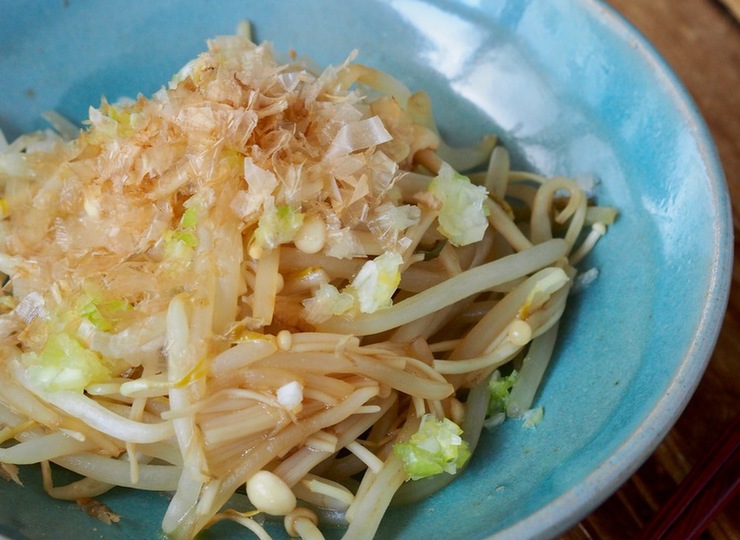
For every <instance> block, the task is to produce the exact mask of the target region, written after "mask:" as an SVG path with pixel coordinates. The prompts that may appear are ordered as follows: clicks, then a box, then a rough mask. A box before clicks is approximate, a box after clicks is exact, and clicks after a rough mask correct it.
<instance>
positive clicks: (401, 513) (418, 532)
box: [0, 0, 732, 539]
mask: <svg viewBox="0 0 740 540" xmlns="http://www.w3.org/2000/svg"><path fill="white" fill-rule="evenodd" d="M241 19H249V20H251V21H252V22H253V23H254V29H255V33H256V38H257V39H258V40H270V41H272V42H274V44H275V46H276V48H277V49H278V50H283V51H286V50H288V49H289V48H293V49H295V50H297V51H298V52H299V53H301V54H306V55H309V56H311V57H313V58H314V59H315V60H316V61H318V62H319V63H320V64H329V63H333V64H336V63H339V62H342V61H343V60H344V59H345V57H346V56H347V54H348V53H349V52H350V51H351V50H353V49H355V48H357V49H359V51H360V56H359V61H361V62H363V63H367V64H371V65H375V66H379V67H382V68H383V69H385V70H387V71H389V72H391V73H392V74H395V75H396V76H398V77H399V78H401V79H402V80H403V81H405V82H406V83H407V84H408V85H409V86H410V87H411V88H413V89H426V90H428V91H429V93H430V94H431V97H432V99H433V103H434V105H435V109H436V111H437V114H438V120H439V122H440V124H441V126H442V127H443V130H444V132H445V134H446V135H447V136H448V138H449V139H450V140H452V141H453V142H456V143H461V144H462V143H471V142H474V141H475V140H477V138H478V137H479V136H480V135H483V134H484V133H488V132H491V131H494V132H496V133H499V134H500V135H501V137H502V138H503V140H504V141H505V143H506V145H507V146H508V147H509V149H510V150H511V151H512V153H513V156H514V160H515V163H516V165H517V166H519V167H526V168H528V169H533V170H536V171H539V172H542V173H545V174H565V175H587V176H593V177H595V178H597V179H599V181H600V184H599V186H598V188H597V194H598V198H599V201H600V203H603V204H610V205H614V206H615V207H617V208H618V209H619V211H620V218H619V221H618V222H617V224H616V225H615V226H613V227H612V228H611V229H610V231H609V233H608V234H607V236H606V237H605V238H604V239H603V240H602V242H601V243H600V244H599V245H598V247H597V249H596V251H595V252H594V253H593V254H592V255H591V256H590V257H589V258H588V259H587V261H585V263H584V267H595V268H597V269H598V270H599V272H600V275H599V278H598V280H597V281H596V282H595V283H593V284H592V285H591V286H590V287H589V288H588V289H586V290H585V291H584V292H582V293H581V294H579V295H577V296H575V297H573V298H572V302H571V303H570V305H569V308H568V311H567V316H566V318H565V323H564V325H563V332H562V339H561V340H560V342H559V345H558V348H557V360H556V361H555V363H554V365H553V366H552V367H551V369H550V370H549V371H548V373H547V379H546V384H545V387H544V389H543V390H542V392H541V393H540V395H539V396H538V398H537V403H538V404H539V405H542V406H544V408H545V418H544V421H543V422H542V423H541V424H540V425H539V426H538V427H537V428H536V429H535V430H526V429H523V428H522V427H521V425H520V423H519V422H515V421H510V422H507V423H505V424H504V425H503V426H502V427H501V428H500V429H498V430H496V431H495V432H491V433H487V434H486V435H485V436H484V437H483V441H482V444H481V446H480V448H479V451H478V452H477V453H476V455H475V456H474V458H473V460H472V462H471V464H470V466H469V467H468V468H467V469H466V471H465V472H464V474H463V475H462V476H461V477H460V478H459V479H458V480H457V481H456V482H454V483H453V484H452V485H451V486H450V487H449V488H447V489H445V490H444V491H443V492H441V493H439V494H437V495H435V496H434V497H432V498H431V499H429V500H427V501H425V502H423V503H420V504H416V505H413V506H410V507H406V508H402V509H393V510H392V511H390V512H389V513H388V515H387V518H386V519H385V521H384V523H383V525H382V527H381V531H380V533H379V535H378V537H379V538H385V539H412V538H413V539H416V538H445V539H480V538H489V537H495V538H497V539H498V538H516V539H519V538H539V537H553V536H555V535H557V534H558V533H559V532H561V531H563V530H565V529H566V528H567V527H569V526H571V525H572V524H574V523H575V522H576V521H577V520H579V519H580V518H581V517H583V516H584V515H585V514H586V513H587V512H589V511H590V510H592V509H593V508H594V507H596V506H597V505H598V504H599V503H600V502H601V501H603V500H604V499H605V498H606V497H607V496H608V495H610V494H611V493H612V492H613V491H615V490H616V489H617V487H618V486H619V485H620V484H621V483H622V482H623V481H625V480H626V479H627V478H628V477H629V475H630V474H631V473H632V472H633V471H634V470H635V469H636V468H637V467H638V466H639V465H640V463H641V462H642V461H643V460H644V459H645V458H647V456H648V455H649V454H650V453H651V451H652V450H653V449H654V448H655V446H656V445H657V444H658V443H659V441H660V439H661V438H662V437H663V436H664V435H665V434H666V433H667V431H668V430H669V428H670V427H671V425H672V424H673V423H674V421H675V420H676V418H677V417H678V415H679V414H680V412H681V411H682V409H683V408H684V406H685V404H686V403H687V401H688V399H689V397H690V395H691V393H692V392H693V390H694V388H695V387H696V385H697V383H698V381H699V378H700V377H701V375H702V372H703V370H704V368H705V366H706V363H707V360H708V358H709V355H710V353H711V350H712V347H713V345H714V343H715V339H716V336H717V333H718V331H719V327H720V323H721V320H722V314H723V311H724V308H725V305H726V299H727V294H728V282H729V276H730V268H731V258H732V248H731V244H730V241H731V232H730V211H729V202H728V196H727V191H726V185H725V183H724V180H723V176H722V172H721V169H720V165H719V163H718V160H717V156H716V154H715V150H714V148H713V146H712V143H711V141H710V138H709V135H708V133H707V129H706V127H705V126H704V123H703V121H702V120H701V118H700V116H699V114H698V112H697V111H696V109H695V107H694V105H693V104H692V102H691V100H690V98H689V97H688V95H687V94H686V91H685V90H684V89H683V88H682V87H681V85H680V83H679V82H678V81H677V80H676V78H675V77H674V75H672V74H671V72H670V70H669V68H668V67H667V66H666V65H665V64H664V63H663V61H662V60H661V59H660V58H659V57H658V55H657V54H656V53H655V52H654V51H653V49H652V48H651V47H650V46H649V45H648V44H647V43H646V42H645V41H644V39H643V38H642V37H640V36H639V35H638V34H637V33H636V32H635V31H634V30H633V29H632V28H631V27H630V26H629V25H628V24H627V23H625V22H624V21H623V20H622V19H621V18H619V17H618V16H617V15H616V14H615V13H614V12H613V11H611V9H609V8H608V7H606V6H605V5H604V4H602V3H600V2H597V1H595V0H563V1H559V2H548V1H546V0H461V1H458V2H455V1H450V0H440V1H431V0H388V1H380V0H375V1H364V2H359V1H357V2H344V1H341V0H334V1H331V0H321V1H313V2H310V3H308V2H298V1H297V0H291V1H285V2H280V3H277V2H274V3H273V2H260V1H256V0H255V1H248V0H225V1H223V0H222V1H220V2H211V1H208V0H190V1H187V0H167V1H160V2H143V1H142V2H138V1H132V0H127V1H124V0H112V1H108V2H94V1H92V0H88V1H84V0H65V1H64V2H62V1H59V0H54V1H51V0H49V1H46V2H38V3H35V4H34V8H33V9H31V8H30V7H27V6H26V5H25V4H21V3H20V2H2V3H1V4H0V128H2V130H3V131H4V132H5V134H6V136H8V137H9V138H13V137H15V136H17V135H19V134H20V133H21V132H24V131H28V130H32V129H37V128H41V127H44V123H43V121H42V120H40V114H41V113H42V112H44V111H46V110H48V109H55V110H57V111H59V112H61V113H62V114H64V115H66V116H68V117H70V118H73V119H75V120H82V119H83V118H84V117H85V116H86V114H87V107H88V106H89V105H90V104H93V105H97V104H99V100H100V96H101V95H105V96H107V97H108V98H109V99H110V100H115V99H117V98H119V97H121V96H135V95H136V94H137V93H138V92H141V93H143V94H145V95H147V94H151V93H152V92H154V91H155V90H157V89H158V88H159V87H160V86H161V85H162V84H164V83H165V82H166V81H168V80H169V78H170V77H171V75H172V74H173V73H174V72H175V71H177V69H178V68H179V67H180V66H181V65H182V64H184V63H185V62H186V61H187V60H188V59H190V58H191V57H193V56H194V55H196V54H197V53H198V52H199V51H201V50H202V49H203V48H204V41H205V39H206V38H208V37H210V36H213V35H216V34H225V33H232V32H233V31H234V29H235V27H236V24H237V22H238V21H239V20H241ZM22 478H23V480H24V482H25V483H26V487H25V488H24V489H21V488H18V487H17V486H15V485H12V484H10V483H6V482H0V534H4V535H6V536H8V537H10V538H13V539H22V538H23V539H36V538H56V539H76V538H97V537H100V538H157V535H158V530H159V529H158V527H159V523H160V520H161V517H162V514H163V512H164V509H165V507H166V504H167V496H166V495H162V494H153V493H135V492H132V491H126V490H119V491H114V492H113V493H110V494H109V495H106V496H104V497H102V499H103V500H104V502H106V503H107V504H108V506H110V507H111V508H112V509H113V510H114V511H116V512H118V513H120V514H121V515H122V519H121V522H120V523H119V524H117V525H114V526H105V525H102V524H100V523H99V522H97V521H95V520H94V519H92V518H89V517H87V516H86V515H84V514H83V513H82V512H81V511H80V510H78V509H77V508H75V506H74V505H73V504H67V503H60V502H56V501H52V500H50V499H48V498H47V497H46V496H45V495H44V494H43V493H42V492H41V490H40V486H39V478H38V473H37V471H36V469H24V470H23V471H22ZM330 536H334V537H339V536H340V532H339V531H334V532H333V533H332V534H331V535H330ZM208 537H214V538H215V537H224V538H227V537H228V538H236V537H249V535H248V533H247V532H246V531H243V530H240V529H237V528H235V527H234V528H232V527H230V526H227V525H224V526H221V525H219V526H217V527H216V528H215V529H213V531H212V532H211V533H208ZM276 537H280V533H276Z"/></svg>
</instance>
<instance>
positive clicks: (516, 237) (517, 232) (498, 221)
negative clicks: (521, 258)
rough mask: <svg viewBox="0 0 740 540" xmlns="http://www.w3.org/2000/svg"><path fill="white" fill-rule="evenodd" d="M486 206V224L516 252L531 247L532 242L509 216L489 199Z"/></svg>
mask: <svg viewBox="0 0 740 540" xmlns="http://www.w3.org/2000/svg"><path fill="white" fill-rule="evenodd" d="M486 204H487V205H488V210H489V214H488V222H489V223H490V224H491V227H493V228H494V229H496V230H497V231H498V232H499V233H501V235H502V236H503V237H504V238H505V239H506V241H507V242H508V243H509V244H511V247H513V248H514V249H515V250H517V251H522V250H525V249H529V248H531V247H532V242H530V241H529V239H528V238H527V237H526V236H525V235H524V233H522V231H521V229H520V228H519V227H518V226H517V225H516V223H514V222H513V221H512V220H511V218H510V217H509V215H508V214H507V213H506V212H504V211H503V209H502V208H501V207H500V206H499V205H498V204H497V203H496V202H494V201H492V200H491V199H488V200H487V201H486Z"/></svg>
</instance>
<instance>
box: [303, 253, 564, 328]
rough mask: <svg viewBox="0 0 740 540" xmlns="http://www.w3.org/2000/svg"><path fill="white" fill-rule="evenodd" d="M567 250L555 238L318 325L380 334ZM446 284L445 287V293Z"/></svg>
mask: <svg viewBox="0 0 740 540" xmlns="http://www.w3.org/2000/svg"><path fill="white" fill-rule="evenodd" d="M566 250H567V244H566V243H565V242H564V241H563V240H560V239H553V240H550V241H548V242H543V243H542V244H540V245H537V246H534V247H533V248H532V249H528V250H526V251H523V252H521V253H517V254H514V255H509V256H507V257H503V258H501V259H498V260H496V261H493V262H490V263H486V264H484V265H481V266H478V267H476V268H472V269H470V270H466V271H465V272H463V273H462V274H458V275H457V276H453V277H451V278H450V279H448V280H447V281H445V282H444V284H440V285H438V286H436V287H432V288H431V289H428V290H426V291H423V292H420V293H419V294H417V295H415V296H413V297H411V298H409V299H407V300H403V301H401V302H399V303H397V304H395V305H394V306H392V307H390V308H388V309H384V310H379V311H376V312H375V313H371V314H369V315H363V316H360V317H357V318H356V319H354V320H352V321H348V320H345V319H340V318H337V317H335V318H332V319H329V320H328V321H326V322H324V323H320V324H319V325H317V326H318V329H319V330H320V331H327V332H339V333H342V332H346V333H348V334H355V335H370V334H377V333H379V332H383V331H385V330H390V329H391V328H396V327H398V326H401V325H402V324H406V323H409V322H411V321H413V320H415V319H417V318H419V317H422V316H424V315H426V314H428V313H432V312H434V311H437V310H440V309H442V308H444V307H446V306H449V305H451V304H454V303H455V302H458V301H460V300H462V299H464V298H467V297H468V296H471V295H473V294H476V293H478V292H481V291H484V290H486V289H489V288H491V287H493V286H495V285H498V284H500V283H505V282H507V281H511V280H512V279H514V278H516V277H519V276H522V275H525V274H528V273H530V272H533V271H535V270H538V269H540V268H543V267H545V266H547V265H548V264H552V263H553V262H555V261H556V260H558V259H559V258H560V257H562V256H563V255H565V252H566ZM442 288H444V292H443V293H442Z"/></svg>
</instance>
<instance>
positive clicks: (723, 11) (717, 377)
mask: <svg viewBox="0 0 740 540" xmlns="http://www.w3.org/2000/svg"><path fill="white" fill-rule="evenodd" d="M609 3H610V4H611V5H612V6H613V7H614V8H616V9H617V11H619V12H620V13H621V14H622V15H624V17H625V18H627V19H628V20H629V21H630V22H631V23H632V24H633V25H634V26H635V27H636V28H637V29H638V30H639V31H640V32H642V34H643V35H645V36H646V37H647V39H648V40H649V41H650V42H651V43H652V44H653V45H654V47H655V48H656V49H657V50H658V51H659V52H660V54H661V55H662V56H663V57H664V58H665V59H666V60H667V62H668V64H669V65H670V66H671V67H672V68H673V70H674V71H675V72H676V74H677V75H678V77H679V78H680V79H681V81H682V82H683V84H684V85H685V86H686V88H687V89H688V90H689V92H690V93H691V95H692V96H693V98H694V101H695V102H696V104H697V105H698V107H699V110H700V111H701V113H702V115H703V116H704V118H705V120H706V122H707V124H708V126H709V129H710V131H711V133H712V136H713V137H714V141H715V144H716V146H717V148H718V150H719V154H720V158H721V160H722V164H723V167H724V171H725V175H726V177H727V183H728V186H729V191H730V197H731V199H732V205H733V224H734V227H733V228H734V232H735V246H736V247H735V252H736V253H737V246H738V242H739V237H740V234H739V231H740V22H739V21H738V19H736V18H735V16H734V15H733V13H736V14H737V16H738V17H740V0H609ZM739 368H740V262H739V261H735V266H734V269H733V278H732V288H731V292H730V301H729V306H728V310H727V313H726V315H725V318H724V323H723V326H722V330H721V333H720V336H719V340H718V342H717V347H716V349H715V352H714V354H713V355H712V358H711V360H710V363H709V366H708V368H707V371H706V373H705V375H704V377H703V378H702V380H701V382H700V383H699V387H698V389H697V391H696V393H695V394H694V396H693V397H692V399H691V401H690V402H689V405H688V406H687V408H686V409H685V411H684V412H683V414H682V415H681V417H680V418H679V420H678V422H677V423H676V425H675V426H674V427H673V429H672V430H671V432H670V433H669V434H668V436H667V437H666V439H665V440H664V441H663V442H662V443H661V444H660V446H659V447H658V448H657V450H656V451H655V453H654V454H653V455H652V456H651V457H650V458H649V459H648V460H647V461H646V462H645V464H644V465H643V466H642V467H641V468H640V469H639V470H638V471H637V472H636V473H635V474H634V475H633V476H632V478H630V479H629V481H628V482H627V483H625V484H624V485H623V486H622V487H621V488H620V489H619V490H618V491H617V492H616V493H615V494H614V495H613V496H612V497H611V498H609V499H608V500H607V501H606V502H605V503H603V504H602V505H601V506H600V507H599V508H598V509H597V510H596V511H594V512H593V513H592V514H591V515H589V516H588V517H587V518H586V519H584V520H583V521H582V522H581V523H579V524H578V525H577V526H576V527H574V528H573V529H571V530H570V531H568V532H567V533H566V534H565V535H563V537H562V538H563V539H565V540H582V539H588V538H594V539H611V538H614V539H622V538H634V537H635V536H637V535H638V533H639V531H640V530H642V529H643V527H644V526H645V524H646V523H648V522H649V520H650V519H651V518H652V517H653V516H654V515H655V513H656V512H657V511H658V509H659V508H661V507H662V506H663V505H664V504H665V503H666V502H667V500H668V499H669V498H670V496H671V495H672V494H673V493H674V492H675V491H676V489H677V486H678V485H679V484H680V482H681V480H682V479H683V478H684V477H685V476H686V475H687V474H688V473H689V471H690V470H691V469H692V467H694V465H696V463H697V462H698V461H699V460H700V459H701V458H702V457H703V456H704V454H706V453H707V449H708V447H709V446H710V445H711V443H712V441H713V440H714V439H715V438H716V437H717V436H718V435H719V434H720V432H722V431H723V429H725V428H726V427H727V426H729V424H730V422H731V421H732V420H733V418H734V417H735V416H736V415H737V414H738V412H740V369H739ZM701 538H702V539H715V538H716V539H728V540H729V539H740V497H736V498H735V500H734V501H733V502H732V503H730V505H729V506H727V507H726V508H725V510H724V512H723V513H721V514H719V515H718V516H717V517H716V518H715V519H714V521H713V522H712V523H711V525H710V526H709V527H708V529H707V530H706V531H705V532H704V533H703V535H702V536H701Z"/></svg>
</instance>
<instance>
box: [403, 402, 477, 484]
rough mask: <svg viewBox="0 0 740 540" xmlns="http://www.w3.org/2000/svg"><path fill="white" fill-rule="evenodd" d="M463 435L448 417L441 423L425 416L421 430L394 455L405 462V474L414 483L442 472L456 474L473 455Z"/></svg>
mask: <svg viewBox="0 0 740 540" xmlns="http://www.w3.org/2000/svg"><path fill="white" fill-rule="evenodd" d="M462 432H463V431H462V429H461V428H460V426H458V425H457V424H455V423H454V422H453V421H452V420H450V419H449V418H443V419H442V420H438V419H437V418H436V417H435V416H434V415H433V414H425V415H424V416H423V417H422V419H421V424H420V425H419V430H418V431H417V432H416V433H414V434H413V435H412V436H411V437H410V438H409V440H408V442H405V443H399V444H395V445H394V446H393V452H394V453H395V454H396V455H397V456H399V457H400V458H401V460H402V461H403V468H404V471H405V472H406V475H407V476H408V477H409V478H410V479H411V480H419V479H421V478H426V477H428V476H434V475H437V474H441V473H443V472H446V473H448V474H456V473H457V471H458V470H459V469H461V468H462V467H463V466H464V465H465V463H466V462H467V460H468V458H470V455H471V454H470V448H469V446H468V443H467V442H465V441H464V440H463V439H462V437H461V435H462Z"/></svg>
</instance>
